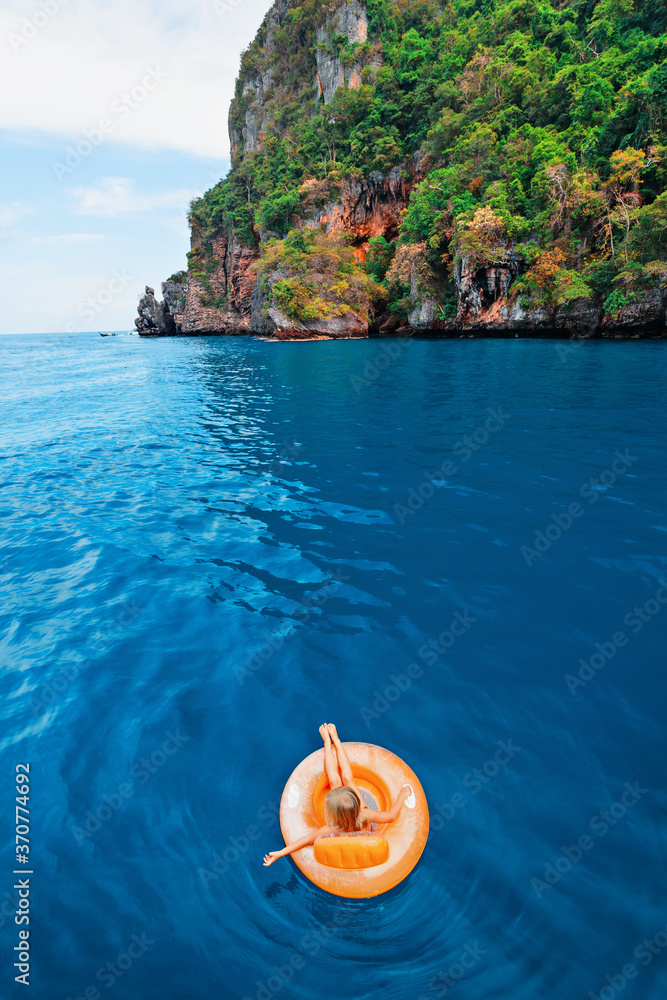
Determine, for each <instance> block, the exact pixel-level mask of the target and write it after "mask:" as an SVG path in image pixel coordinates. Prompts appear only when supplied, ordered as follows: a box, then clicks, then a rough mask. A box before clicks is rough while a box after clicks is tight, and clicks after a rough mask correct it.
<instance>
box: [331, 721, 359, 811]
mask: <svg viewBox="0 0 667 1000" xmlns="http://www.w3.org/2000/svg"><path fill="white" fill-rule="evenodd" d="M329 734H330V736H331V739H332V740H333V742H334V746H335V748H336V754H337V756H338V766H339V767H340V773H341V774H342V776H343V784H344V785H347V786H348V788H353V789H354V791H355V792H356V793H357V795H358V796H359V798H360V799H361V804H362V805H363V804H364V800H363V798H361V793H360V791H359V789H358V788H357V783H356V781H355V780H354V775H353V774H352V766H351V764H350V758H349V757H348V756H347V754H346V753H345V750H344V748H343V744H342V743H341V741H340V740H339V739H338V733H337V732H336V727H335V726H334V724H333V722H330V723H329Z"/></svg>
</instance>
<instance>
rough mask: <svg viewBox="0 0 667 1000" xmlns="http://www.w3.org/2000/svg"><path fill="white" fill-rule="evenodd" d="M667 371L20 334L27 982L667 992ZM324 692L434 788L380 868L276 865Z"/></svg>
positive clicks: (16, 493)
mask: <svg viewBox="0 0 667 1000" xmlns="http://www.w3.org/2000/svg"><path fill="white" fill-rule="evenodd" d="M666 376H667V349H666V345H665V343H664V342H659V341H631V342H611V343H605V342H585V343H576V342H572V343H570V342H566V341H547V340H543V341H536V340H509V341H508V340H479V341H469V340H456V341H423V340H422V341H420V340H414V341H410V340H365V341H344V342H337V343H336V342H314V343H269V342H262V341H258V340H253V339H249V338H222V337H221V338H202V339H196V338H192V339H189V338H183V339H174V340H140V339H138V338H136V337H128V336H124V337H120V336H119V337H116V338H113V339H112V338H109V339H102V338H100V337H98V336H96V335H95V336H93V335H76V336H74V335H72V336H69V337H66V336H60V337H50V336H22V337H13V336H9V337H3V338H2V339H1V340H0V379H1V380H2V392H1V396H0V407H1V409H2V419H1V428H2V430H1V432H0V433H1V437H2V441H1V458H2V493H1V524H2V529H1V530H2V568H1V573H2V582H1V586H2V596H3V601H2V664H1V671H0V697H1V701H0V710H1V712H2V726H1V729H0V787H1V788H2V797H1V799H0V805H1V806H2V815H1V820H0V831H1V838H0V850H1V853H0V856H1V858H2V865H1V866H0V868H1V870H2V872H3V875H2V879H3V884H2V887H1V895H2V904H1V905H0V925H1V926H0V961H1V967H0V977H1V978H2V984H3V985H2V987H1V988H0V994H1V995H2V996H3V997H11V998H13V997H19V996H31V997H33V998H34V1000H68V998H72V1000H74V998H79V997H84V998H85V1000H97V997H98V996H100V997H106V996H109V997H113V996H115V997H122V998H123V1000H213V998H220V997H223V998H232V1000H242V998H250V1000H271V998H273V997H275V996H279V997H281V998H283V997H284V998H295V1000H296V998H304V1000H313V998H320V997H337V998H338V997H350V998H355V1000H362V998H371V997H373V998H376V997H381V998H383V1000H420V998H429V1000H437V998H439V997H443V996H451V997H456V998H461V1000H464V998H465V1000H488V998H491V997H497V998H502V1000H578V998H581V1000H590V997H591V994H592V996H593V997H594V998H600V1000H614V997H616V996H620V995H621V994H622V995H623V997H624V1000H626V998H627V1000H633V998H636V1000H664V997H665V995H667V909H666V907H665V875H666V860H665V859H666V857H667V836H666V833H665V806H666V803H667V797H666V795H665V791H664V777H665V750H666V742H667V741H666V738H665V721H666V713H665V705H666V700H667V696H666V693H665V676H664V667H665V636H666V628H665V626H666V624H667V606H666V605H665V600H667V590H666V589H665V578H666V575H667V565H666V558H665V555H666V553H665V542H666V540H667V536H666V532H667V513H666V510H665V467H666V452H667V438H666V435H665V431H666V424H667V418H666V413H665V379H666ZM322 722H335V723H336V724H337V726H338V729H339V732H340V735H341V737H342V739H343V740H359V741H366V742H371V743H376V744H379V745H381V746H384V747H387V748H389V749H390V750H392V751H394V752H395V753H396V754H398V755H399V756H400V757H401V758H403V759H404V760H405V761H406V762H407V764H408V765H409V766H410V767H412V768H413V769H414V770H415V772H416V773H417V775H418V776H419V778H420V780H421V782H422V784H423V786H424V789H425V792H426V796H427V799H428V802H429V806H430V810H431V833H430V836H429V839H428V843H427V846H426V849H425V852H424V854H423V857H422V859H421V861H420V863H419V865H418V866H417V868H416V869H415V870H414V871H413V873H412V874H411V875H410V876H409V877H408V878H407V879H406V880H405V881H404V882H403V883H401V884H400V885H399V886H398V887H397V888H396V889H394V890H392V891H391V892H390V893H387V894H386V895H383V896H379V897H377V898H375V899H371V900H367V901H364V900H354V901H346V900H344V899H341V898H337V897H334V896H331V895H327V894H326V893H324V892H323V891H321V890H320V889H318V888H316V887H315V886H314V885H312V884H311V883H310V882H308V881H307V880H306V879H305V878H304V877H303V876H302V875H301V873H300V872H299V871H298V869H296V867H295V866H294V865H293V863H292V862H291V860H289V859H284V860H281V861H279V862H277V863H276V864H275V865H273V866H272V867H270V868H265V867H263V866H262V856H263V855H264V854H265V853H266V852H267V851H270V850H277V849H279V848H280V847H281V846H282V840H281V836H280V829H279V826H278V822H277V803H278V801H279V799H280V794H281V792H282V789H283V786H284V784H285V782H286V780H287V778H288V776H289V774H290V773H291V771H292V770H293V769H294V767H295V766H296V765H297V764H298V763H299V761H301V760H302V759H303V758H304V757H306V756H307V755H308V754H310V753H311V752H312V751H313V750H315V749H317V748H318V746H320V745H321V740H320V737H319V735H318V727H319V725H320V724H321V723H322ZM20 764H25V765H29V767H30V799H29V808H30V823H29V829H30V833H29V837H28V838H27V839H28V840H29V847H30V855H29V864H30V868H29V869H26V865H25V864H24V863H23V862H21V861H19V860H17V858H18V854H17V847H16V842H15V804H16V803H15V799H16V795H17V793H16V791H15V776H16V767H17V766H18V765H20ZM21 817H23V814H22V813H21ZM21 829H22V830H24V829H25V824H23V825H21ZM23 843H24V842H23V841H21V842H20V844H21V846H23ZM22 869H25V870H29V871H31V872H32V874H31V875H30V876H24V875H22V874H21V871H22ZM16 870H18V871H19V874H18V875H15V874H13V872H14V871H16ZM26 881H27V882H29V896H28V897H27V899H28V902H27V903H25V902H22V899H24V896H25V893H23V891H22V890H20V889H17V888H14V886H17V885H18V886H20V885H21V884H22V882H23V883H25V882H26ZM26 906H27V907H28V914H27V916H28V919H29V924H28V923H27V922H23V923H17V922H16V921H17V919H20V920H23V917H24V916H25V915H26V914H25V911H26ZM17 911H18V914H19V916H18V917H17ZM21 930H29V939H26V938H25V937H23V938H19V932H20V931H21ZM26 940H29V953H30V961H29V963H23V964H29V981H30V989H29V990H27V989H26V988H25V986H24V985H23V984H22V983H16V982H15V976H17V975H20V970H19V969H17V968H16V967H15V966H14V962H16V961H17V955H18V956H20V955H21V954H23V957H24V958H25V957H26V954H25V953H26V948H25V941H26ZM21 949H22V951H21ZM21 964H22V963H21V962H18V965H19V966H20V965H21Z"/></svg>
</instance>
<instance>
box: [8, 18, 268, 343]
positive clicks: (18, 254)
mask: <svg viewBox="0 0 667 1000" xmlns="http://www.w3.org/2000/svg"><path fill="white" fill-rule="evenodd" d="M270 6H271V0H188V2H187V3H183V2H182V0H179V2H178V3H176V2H175V0H160V2H159V3H158V2H154V0H27V2H26V0H2V7H1V8H0V53H1V55H0V93H2V95H3V96H2V100H0V266H1V267H2V273H3V278H4V281H3V286H4V289H5V294H4V295H3V308H2V310H1V311H0V334H11V333H47V332H58V333H61V332H66V331H68V332H75V331H95V330H118V331H125V330H130V329H132V328H133V327H134V318H135V316H136V307H137V301H138V299H139V297H140V296H141V294H143V291H144V288H145V286H146V285H151V286H152V287H154V288H155V290H156V292H159V289H160V283H161V282H162V281H164V280H165V279H166V278H168V277H169V276H170V275H171V274H172V273H173V272H174V271H178V270H181V269H182V268H184V267H185V266H186V263H187V262H186V257H185V255H186V252H187V250H188V249H189V234H188V226H187V218H186V217H187V210H188V205H189V202H190V200H191V199H192V198H193V197H195V196H197V195H200V194H202V193H203V192H204V191H205V190H206V189H207V188H209V187H211V186H212V185H213V184H215V183H217V181H218V180H220V178H221V177H224V176H225V174H226V173H227V170H228V169H229V140H228V136H227V113H228V110H229V103H230V101H231V99H232V96H233V93H234V83H235V80H236V76H237V73H238V69H239V63H240V57H241V52H242V51H243V49H244V48H246V47H247V45H248V44H249V43H250V42H251V41H252V39H253V38H254V36H255V34H256V32H257V29H258V28H259V26H260V24H261V22H262V20H263V18H264V15H265V14H266V12H267V10H268V9H269V8H270Z"/></svg>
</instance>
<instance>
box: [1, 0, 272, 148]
mask: <svg viewBox="0 0 667 1000" xmlns="http://www.w3.org/2000/svg"><path fill="white" fill-rule="evenodd" d="M270 6H271V0H242V2H238V0H217V2H215V0H190V2H189V3H188V4H186V5H184V4H183V3H182V0H160V2H159V3H158V2H157V0H113V3H110V2H108V0H50V2H49V3H48V4H45V6H44V7H42V6H41V5H40V4H34V5H33V4H26V3H25V0H4V2H3V4H2V9H1V10H0V39H1V40H2V43H3V48H4V51H3V56H2V59H1V60H0V91H1V92H2V93H5V94H11V100H6V101H3V102H2V104H1V106H0V128H5V129H8V130H13V131H16V132H19V133H30V132H32V133H33V134H34V132H35V131H37V132H41V133H48V134H50V135H57V136H59V137H60V138H62V140H63V150H64V149H65V147H66V145H67V143H69V142H74V141H76V140H78V139H80V138H81V137H82V136H83V133H84V131H85V130H91V129H95V128H97V127H98V126H99V123H100V122H101V121H102V120H103V119H107V120H109V121H110V122H111V123H112V125H113V129H112V131H111V132H110V133H108V134H107V137H106V138H105V140H104V141H105V142H108V141H121V142H123V143H127V144H130V145H132V146H139V147H142V148H146V149H177V150H182V151H187V152H190V153H194V154H197V155H201V156H215V157H220V158H223V157H225V156H227V155H228V141H227V110H228V107H229V102H230V100H231V98H232V96H233V93H234V82H235V78H236V75H237V72H238V68H239V56H240V52H241V50H242V49H243V48H244V47H245V46H247V45H248V43H249V42H250V41H251V40H252V38H253V37H254V35H255V33H256V31H257V29H258V28H259V26H260V23H261V21H262V19H263V17H264V14H265V13H266V11H267V10H268V9H269V7H270ZM47 8H48V10H50V11H55V13H51V14H50V15H47V14H46V13H45V9H47ZM150 70H156V71H158V73H159V76H160V77H164V76H165V75H166V78H164V79H159V80H157V81H155V80H153V81H152V82H153V83H156V85H155V86H154V87H153V89H146V88H143V81H144V79H145V77H146V74H147V73H148V72H149V71H150ZM134 88H139V89H138V90H135V94H138V95H139V97H140V99H139V100H136V99H133V98H132V96H131V95H132V91H133V89H134ZM142 88H143V89H144V90H145V96H143V97H142V96H141V93H142ZM124 95H130V102H129V103H126V102H125V99H124ZM122 107H125V108H126V109H127V113H126V112H125V111H121V110H120V109H121V108H122ZM114 108H115V109H116V110H114Z"/></svg>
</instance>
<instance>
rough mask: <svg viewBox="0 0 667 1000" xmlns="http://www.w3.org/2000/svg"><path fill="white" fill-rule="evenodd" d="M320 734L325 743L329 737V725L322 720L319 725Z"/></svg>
mask: <svg viewBox="0 0 667 1000" xmlns="http://www.w3.org/2000/svg"><path fill="white" fill-rule="evenodd" d="M320 736H321V737H322V739H323V740H324V742H325V743H327V742H328V741H329V739H330V737H329V727H328V725H327V723H326V722H323V723H322V725H321V726H320Z"/></svg>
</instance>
